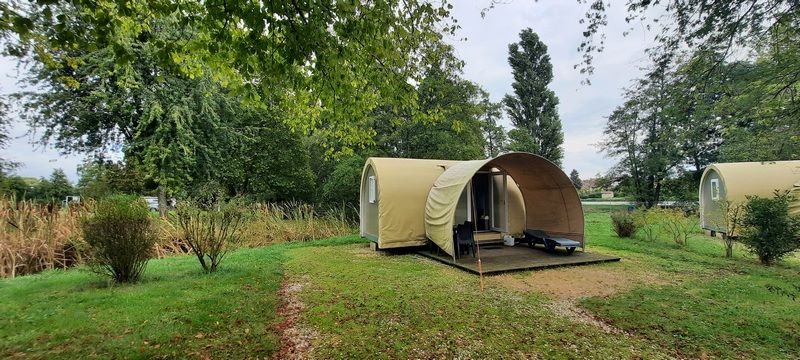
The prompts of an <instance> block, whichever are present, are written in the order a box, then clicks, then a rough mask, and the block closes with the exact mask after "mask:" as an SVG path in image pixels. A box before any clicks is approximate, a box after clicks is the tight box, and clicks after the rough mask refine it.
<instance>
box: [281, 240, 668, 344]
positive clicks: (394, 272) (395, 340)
mask: <svg viewBox="0 0 800 360" xmlns="http://www.w3.org/2000/svg"><path fill="white" fill-rule="evenodd" d="M319 259H326V260H325V261H318V260H319ZM287 272H288V273H289V274H291V277H290V278H291V279H292V281H296V282H300V283H305V291H304V292H303V293H302V294H301V299H302V301H303V302H304V303H305V304H306V306H307V310H306V312H305V314H304V315H303V316H304V317H303V321H304V324H305V326H308V327H311V328H313V329H316V330H317V331H319V333H320V334H321V337H320V338H318V339H317V341H316V342H315V343H314V346H315V350H314V356H315V357H317V358H321V359H326V358H345V359H362V358H392V359H407V358H415V359H428V358H444V359H449V358H463V359H495V358H535V357H540V358H597V359H611V358H631V357H644V358H656V357H659V354H658V353H657V350H656V349H655V348H654V347H652V346H649V345H648V344H645V343H643V342H640V341H637V340H636V339H630V338H626V337H620V336H610V335H608V334H606V333H604V332H602V331H600V330H599V329H598V328H596V327H593V326H590V325H586V324H580V323H576V322H573V321H570V320H569V319H566V318H564V317H561V316H554V314H553V313H552V311H551V310H549V309H548V308H546V307H544V306H543V304H544V303H545V302H548V301H549V300H548V299H546V298H545V297H544V296H542V295H540V294H536V293H527V294H526V293H519V292H512V291H508V290H507V289H504V288H500V287H491V288H487V290H486V291H485V292H481V291H480V288H479V283H478V279H477V277H476V276H474V275H471V274H467V273H465V272H463V271H460V270H456V269H453V268H450V267H447V266H445V265H442V264H439V263H435V262H433V261H431V260H427V259H425V258H422V257H420V256H417V255H405V256H392V255H386V256H379V255H376V254H375V253H374V252H371V251H370V250H368V249H367V248H366V247H365V246H363V245H352V246H349V247H345V248H306V249H297V250H293V251H292V252H290V256H289V261H288V262H287Z"/></svg>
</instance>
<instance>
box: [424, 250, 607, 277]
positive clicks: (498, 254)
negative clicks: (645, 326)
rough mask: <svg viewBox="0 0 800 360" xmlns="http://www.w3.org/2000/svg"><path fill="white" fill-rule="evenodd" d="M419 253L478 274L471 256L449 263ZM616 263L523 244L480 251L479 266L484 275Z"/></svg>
mask: <svg viewBox="0 0 800 360" xmlns="http://www.w3.org/2000/svg"><path fill="white" fill-rule="evenodd" d="M419 254H420V255H423V256H425V257H429V258H431V259H434V260H436V261H440V262H442V263H445V264H448V265H451V266H455V267H457V268H459V269H462V270H466V271H469V272H471V273H475V274H477V273H478V263H477V258H473V257H472V255H464V256H462V257H461V258H460V259H458V260H453V258H452V257H451V256H450V255H447V254H445V253H442V254H441V255H436V254H435V253H431V252H430V251H429V250H422V251H419ZM619 260H620V258H618V257H616V256H609V255H604V254H597V253H590V252H582V251H576V252H575V253H573V254H572V255H567V254H566V252H564V250H563V249H557V250H556V252H554V253H548V252H546V251H545V250H544V249H543V248H541V247H534V248H529V247H528V246H527V245H517V246H499V247H491V248H481V264H482V267H483V273H484V274H499V273H505V272H511V271H523V270H535V269H546V268H552V267H559V266H572V265H584V264H596V263H603V262H610V261H619Z"/></svg>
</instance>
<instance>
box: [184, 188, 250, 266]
mask: <svg viewBox="0 0 800 360" xmlns="http://www.w3.org/2000/svg"><path fill="white" fill-rule="evenodd" d="M175 214H176V217H177V221H178V224H179V225H180V228H181V230H182V231H183V235H184V240H185V241H186V244H188V246H189V247H190V248H191V249H192V252H193V253H194V254H195V256H197V260H198V261H200V266H202V267H203V271H205V272H214V271H217V267H218V266H219V264H220V263H221V262H222V260H223V259H224V258H225V255H226V254H227V253H228V251H229V250H230V248H231V247H232V246H234V245H236V244H237V243H238V242H239V241H240V239H241V237H240V234H239V227H240V226H241V225H242V220H243V217H244V213H243V212H242V205H241V204H239V202H238V201H229V202H222V201H220V202H217V203H216V204H209V203H207V202H204V201H202V200H201V201H200V202H198V201H196V200H186V201H183V202H181V203H180V204H178V207H177V210H176V212H175Z"/></svg>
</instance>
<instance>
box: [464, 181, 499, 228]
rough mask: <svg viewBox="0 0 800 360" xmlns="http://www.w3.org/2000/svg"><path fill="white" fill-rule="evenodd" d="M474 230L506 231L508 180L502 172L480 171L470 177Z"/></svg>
mask: <svg viewBox="0 0 800 360" xmlns="http://www.w3.org/2000/svg"><path fill="white" fill-rule="evenodd" d="M471 189H472V194H471V195H472V196H471V198H472V200H473V202H474V206H473V209H474V219H475V230H476V231H477V232H497V233H502V232H506V231H507V229H508V216H507V214H508V205H507V204H508V178H507V175H506V174H505V173H504V172H500V171H481V172H478V173H476V174H475V176H473V177H472V181H471Z"/></svg>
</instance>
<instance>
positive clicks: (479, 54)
mask: <svg viewBox="0 0 800 360" xmlns="http://www.w3.org/2000/svg"><path fill="white" fill-rule="evenodd" d="M488 3H489V1H488V0H461V1H454V9H453V11H454V15H455V17H456V19H458V23H459V25H461V27H462V28H461V30H460V31H459V33H458V36H457V37H448V41H449V42H450V43H452V44H453V45H454V46H455V48H456V53H457V55H458V56H459V57H460V58H461V59H463V60H464V61H465V63H466V65H465V68H464V77H465V78H467V79H469V80H471V81H474V82H476V83H478V84H480V85H481V86H483V88H484V89H486V90H487V91H488V92H489V93H490V94H491V97H492V100H494V101H499V100H500V99H501V98H502V97H503V95H505V94H506V93H510V92H511V82H512V77H511V68H510V66H509V65H508V61H507V56H508V44H509V43H512V42H516V41H518V40H519V33H520V31H521V30H522V29H524V28H528V27H530V28H532V29H533V31H535V32H536V33H538V34H539V37H540V38H541V40H542V41H544V42H545V44H547V46H548V50H549V53H550V57H551V59H552V63H553V78H554V80H553V83H552V84H551V88H552V89H553V90H554V91H555V93H556V95H557V96H558V98H559V99H560V105H559V108H558V111H559V114H560V116H561V121H562V123H563V127H564V153H565V156H564V162H563V165H564V169H565V170H566V171H567V172H569V171H570V170H571V169H577V170H578V172H580V174H581V177H582V178H589V177H592V176H593V175H595V174H597V173H599V172H605V171H606V170H607V169H608V168H609V167H610V166H611V165H612V164H613V163H614V161H613V159H607V158H605V157H604V156H603V155H602V154H600V153H598V151H597V148H596V147H595V146H594V144H596V143H597V142H598V141H599V140H600V139H601V137H602V129H603V124H604V123H605V119H604V117H605V116H606V115H608V114H609V113H610V112H611V110H612V109H613V108H614V107H615V106H617V105H619V104H620V103H621V102H622V100H621V98H620V94H621V89H622V88H623V87H625V86H627V85H628V84H629V82H630V80H632V79H633V78H635V77H637V76H638V75H639V74H640V71H639V70H638V69H639V67H641V66H644V65H646V58H645V55H644V49H645V48H646V47H647V46H648V45H649V44H650V43H651V41H652V34H648V33H647V32H646V31H645V30H644V29H642V28H641V26H640V27H638V28H636V29H635V31H634V32H633V33H632V34H630V35H628V36H627V37H623V36H622V33H623V31H625V30H626V29H628V27H629V25H627V24H626V23H625V21H624V16H625V14H624V8H623V7H622V4H621V3H619V4H617V5H616V7H614V6H612V7H611V8H610V9H609V13H608V15H609V28H608V29H607V40H606V49H605V52H603V53H602V54H600V55H598V56H596V58H595V74H594V75H593V76H592V77H591V82H592V85H590V86H587V85H581V80H582V79H583V75H581V74H580V73H579V72H578V70H575V69H574V68H573V66H574V65H575V64H577V63H578V62H579V61H580V54H579V53H578V52H577V50H576V49H577V47H578V45H579V44H580V42H581V41H582V39H583V37H582V35H581V32H582V31H583V29H584V27H583V25H581V24H579V23H578V21H579V19H580V18H581V17H582V16H583V14H584V13H585V10H586V9H585V5H579V4H578V3H577V1H574V0H541V1H538V2H534V1H531V0H516V1H510V2H509V3H507V4H499V5H497V6H496V7H495V8H494V9H492V10H490V11H489V12H487V14H486V17H485V18H481V14H480V13H481V10H482V9H483V8H484V7H486V5H487V4H488ZM462 37H466V38H467V40H466V41H459V40H458V38H462ZM17 76H18V72H17V70H16V67H15V64H14V62H13V61H11V60H9V59H2V58H0V93H3V94H9V93H12V92H15V91H19V89H20V88H19V86H18V85H17V79H18V77H17ZM503 124H504V125H505V126H506V127H509V126H510V124H509V122H508V120H507V119H504V121H503ZM26 130H27V128H26V127H25V126H24V125H23V124H21V123H19V122H17V123H15V124H14V125H13V126H12V135H13V136H14V139H13V140H12V141H11V142H10V144H9V146H8V148H7V149H5V150H3V151H2V156H1V157H3V158H7V159H10V160H13V161H16V162H19V163H22V166H20V168H19V169H17V173H18V174H19V175H21V176H34V177H41V176H48V175H49V174H50V172H52V170H53V169H54V168H62V169H63V170H64V171H65V172H66V173H67V175H68V176H69V177H70V179H71V180H73V181H75V180H77V172H76V168H77V166H78V164H80V163H81V160H82V158H81V157H80V156H62V155H59V153H58V151H56V150H54V149H52V148H43V147H42V146H38V145H37V146H34V145H31V144H30V137H28V136H25V132H26Z"/></svg>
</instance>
